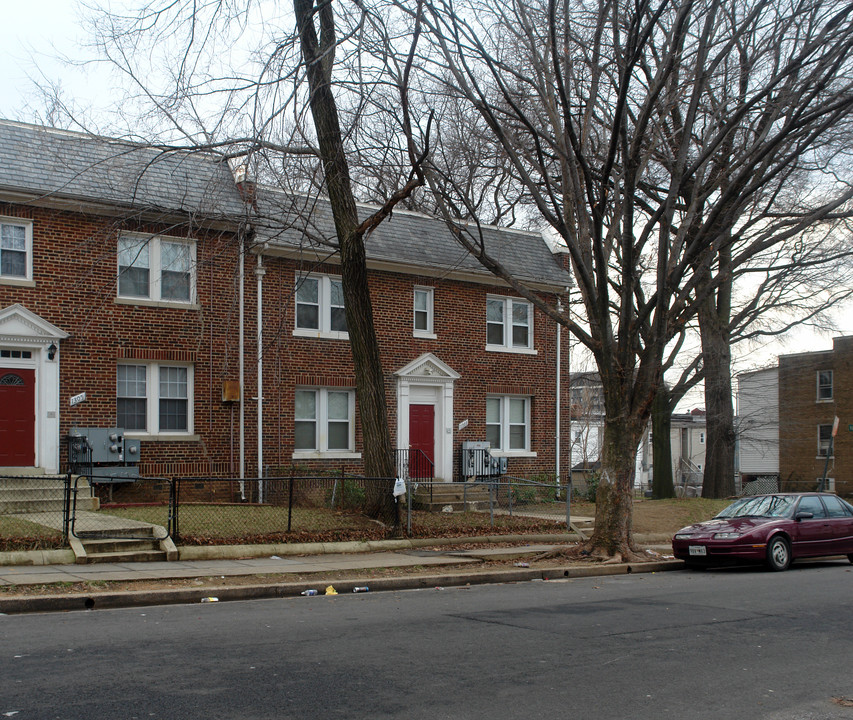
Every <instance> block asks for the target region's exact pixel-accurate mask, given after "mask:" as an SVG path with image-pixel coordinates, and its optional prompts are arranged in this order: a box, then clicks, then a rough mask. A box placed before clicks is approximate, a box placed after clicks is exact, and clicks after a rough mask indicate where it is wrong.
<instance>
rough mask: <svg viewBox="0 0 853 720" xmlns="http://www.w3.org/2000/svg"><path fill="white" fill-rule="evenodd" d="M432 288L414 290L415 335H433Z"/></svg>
mask: <svg viewBox="0 0 853 720" xmlns="http://www.w3.org/2000/svg"><path fill="white" fill-rule="evenodd" d="M432 303H433V290H432V288H415V290H414V334H415V335H422V336H427V335H432V333H433V332H434V331H433V322H432Z"/></svg>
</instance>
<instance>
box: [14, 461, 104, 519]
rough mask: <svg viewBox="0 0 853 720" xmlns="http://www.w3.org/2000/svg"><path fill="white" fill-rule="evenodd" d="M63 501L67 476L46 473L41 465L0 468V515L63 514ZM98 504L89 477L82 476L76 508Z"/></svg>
mask: <svg viewBox="0 0 853 720" xmlns="http://www.w3.org/2000/svg"><path fill="white" fill-rule="evenodd" d="M13 471H17V472H14V473H13ZM22 471H26V472H22ZM12 474H14V477H10V475H12ZM64 503H65V476H64V475H44V474H43V471H42V469H41V468H0V515H7V514H8V515H14V514H19V513H52V512H58V513H61V512H62V509H63V507H64ZM98 507H99V501H98V498H96V497H93V495H92V490H91V488H90V486H89V482H88V480H85V479H82V478H81V479H80V480H79V481H78V483H77V502H76V508H77V510H78V511H81V510H97V509H98Z"/></svg>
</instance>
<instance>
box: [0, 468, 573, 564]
mask: <svg viewBox="0 0 853 720" xmlns="http://www.w3.org/2000/svg"><path fill="white" fill-rule="evenodd" d="M394 485H395V480H394V479H387V478H365V477H361V476H356V475H346V474H343V473H341V474H336V475H333V476H328V475H326V476H300V477H296V476H293V477H269V478H250V479H245V480H237V479H233V478H228V479H223V478H209V477H208V478H176V479H174V480H171V479H167V478H144V477H142V478H138V479H137V480H135V481H134V482H125V483H118V484H116V483H110V482H108V481H107V478H106V477H104V478H101V477H98V476H97V475H96V474H92V475H80V476H70V475H68V476H65V477H52V478H36V477H26V478H0V490H2V491H0V550H18V549H38V548H48V547H62V546H63V545H64V544H65V542H64V541H65V539H66V538H67V537H68V535H69V534H70V535H72V536H73V537H78V538H133V539H155V540H162V539H164V538H166V537H167V536H171V537H172V539H173V540H174V541H175V542H176V543H179V544H184V545H220V544H221V545H233V544H258V543H299V542H334V541H346V540H358V541H363V540H379V539H382V538H385V537H386V536H387V533H388V529H389V528H388V526H387V525H385V524H382V523H380V522H377V521H375V520H372V519H371V518H370V516H371V515H372V514H375V513H372V512H371V510H372V509H373V508H374V507H375V506H376V505H377V504H378V503H380V502H386V503H389V502H395V503H396V504H395V506H394V509H395V510H396V511H397V514H398V518H399V523H400V525H401V527H402V528H403V529H404V531H405V532H406V533H407V534H408V535H409V536H410V537H439V536H442V535H444V536H446V535H454V536H461V535H472V536H474V535H482V534H506V533H519V534H524V533H541V532H561V531H565V529H566V528H567V527H568V526H569V525H570V522H571V520H570V498H569V494H568V493H567V491H566V490H567V489H566V487H561V486H560V485H558V484H556V483H542V482H534V481H529V480H524V479H521V478H505V477H503V478H500V479H494V480H489V481H485V482H484V481H468V482H459V483H445V482H432V481H423V480H409V481H407V482H405V484H404V488H405V492H402V488H400V485H399V484H398V490H399V492H400V495H399V497H397V498H396V500H394V499H392V498H391V495H392V492H393V490H394Z"/></svg>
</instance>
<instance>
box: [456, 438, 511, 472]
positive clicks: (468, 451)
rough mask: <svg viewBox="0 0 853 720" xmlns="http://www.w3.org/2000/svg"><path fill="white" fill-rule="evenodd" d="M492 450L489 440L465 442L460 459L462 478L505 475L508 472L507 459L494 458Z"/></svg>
mask: <svg viewBox="0 0 853 720" xmlns="http://www.w3.org/2000/svg"><path fill="white" fill-rule="evenodd" d="M491 449H492V445H491V443H490V442H489V441H488V440H469V441H466V442H463V443H462V452H461V453H460V457H459V466H460V470H461V472H460V474H461V475H462V477H463V478H475V479H483V478H491V477H497V476H500V475H503V474H505V473H506V471H507V462H506V458H505V457H501V458H496V457H492V454H491Z"/></svg>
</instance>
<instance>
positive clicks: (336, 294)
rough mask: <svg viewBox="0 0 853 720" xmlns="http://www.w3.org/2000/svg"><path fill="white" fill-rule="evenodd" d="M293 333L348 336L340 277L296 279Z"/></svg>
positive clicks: (321, 276) (323, 276) (310, 276)
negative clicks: (294, 327)
mask: <svg viewBox="0 0 853 720" xmlns="http://www.w3.org/2000/svg"><path fill="white" fill-rule="evenodd" d="M295 334H297V335H299V334H302V335H305V334H307V335H312V336H317V335H320V336H327V337H341V338H346V337H347V316H346V309H345V306H344V288H343V285H342V283H341V279H340V278H339V277H334V276H331V275H306V276H304V277H299V278H297V279H296V331H295Z"/></svg>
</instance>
